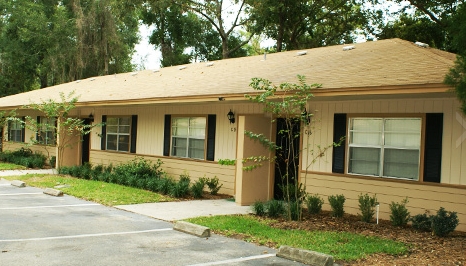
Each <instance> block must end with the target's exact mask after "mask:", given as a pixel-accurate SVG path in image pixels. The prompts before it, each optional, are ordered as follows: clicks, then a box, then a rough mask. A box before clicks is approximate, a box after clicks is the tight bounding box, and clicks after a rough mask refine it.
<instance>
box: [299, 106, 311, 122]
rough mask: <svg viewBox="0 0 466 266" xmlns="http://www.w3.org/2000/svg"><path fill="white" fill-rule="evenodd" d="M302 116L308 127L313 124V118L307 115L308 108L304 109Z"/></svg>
mask: <svg viewBox="0 0 466 266" xmlns="http://www.w3.org/2000/svg"><path fill="white" fill-rule="evenodd" d="M301 116H302V119H303V121H304V123H305V124H306V125H309V124H310V123H311V116H310V115H309V114H308V113H307V110H306V108H304V111H303V112H302V113H301Z"/></svg>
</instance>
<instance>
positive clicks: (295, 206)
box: [286, 201, 303, 221]
mask: <svg viewBox="0 0 466 266" xmlns="http://www.w3.org/2000/svg"><path fill="white" fill-rule="evenodd" d="M286 206H287V208H288V214H289V219H291V220H292V221H299V220H301V215H302V212H303V207H302V205H301V203H300V202H299V201H290V202H288V204H287V205H286Z"/></svg>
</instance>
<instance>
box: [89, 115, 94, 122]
mask: <svg viewBox="0 0 466 266" xmlns="http://www.w3.org/2000/svg"><path fill="white" fill-rule="evenodd" d="M89 121H91V122H94V115H93V114H92V113H90V114H89Z"/></svg>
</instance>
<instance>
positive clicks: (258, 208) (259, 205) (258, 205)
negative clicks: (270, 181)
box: [252, 201, 267, 216]
mask: <svg viewBox="0 0 466 266" xmlns="http://www.w3.org/2000/svg"><path fill="white" fill-rule="evenodd" d="M252 211H253V212H254V213H255V214H256V215H257V216H265V215H266V214H267V212H266V208H265V203H264V202H262V201H256V202H254V204H253V205H252Z"/></svg>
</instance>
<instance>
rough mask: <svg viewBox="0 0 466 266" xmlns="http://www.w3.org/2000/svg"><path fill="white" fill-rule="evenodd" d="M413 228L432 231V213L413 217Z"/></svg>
mask: <svg viewBox="0 0 466 266" xmlns="http://www.w3.org/2000/svg"><path fill="white" fill-rule="evenodd" d="M411 222H412V225H413V228H414V229H416V230H419V231H425V232H430V231H431V230H432V215H429V216H428V215H427V213H423V214H417V215H414V216H413V217H411Z"/></svg>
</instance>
